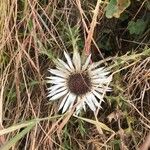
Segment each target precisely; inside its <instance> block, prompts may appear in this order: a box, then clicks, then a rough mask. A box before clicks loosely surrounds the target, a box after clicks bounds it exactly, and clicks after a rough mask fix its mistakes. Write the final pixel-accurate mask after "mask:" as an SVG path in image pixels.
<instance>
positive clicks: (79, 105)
mask: <svg viewBox="0 0 150 150" xmlns="http://www.w3.org/2000/svg"><path fill="white" fill-rule="evenodd" d="M64 56H65V58H66V62H65V61H63V60H61V59H58V60H57V63H56V69H49V72H50V73H51V76H50V77H47V79H48V80H47V83H50V84H51V87H49V88H48V97H49V98H50V101H55V100H57V99H61V103H60V106H59V110H61V109H62V113H64V112H66V111H67V110H71V109H72V107H73V106H74V104H76V112H75V113H76V114H78V113H79V112H80V110H81V109H84V110H86V105H88V106H89V108H90V109H91V110H92V111H93V112H95V111H96V109H97V108H100V107H101V103H102V102H103V101H104V100H103V97H104V94H105V93H106V91H110V88H109V87H108V85H109V83H110V82H111V80H112V77H111V75H109V74H110V72H109V71H108V70H107V69H106V68H104V67H99V64H98V63H91V64H90V60H91V55H89V56H88V58H87V59H86V61H85V62H84V63H83V64H81V62H82V61H81V57H80V54H79V53H78V52H77V51H76V52H74V54H73V58H72V59H71V58H70V56H69V54H68V53H67V52H65V51H64ZM85 71H86V72H87V73H88V75H89V78H90V82H91V87H90V90H88V92H86V93H85V94H82V95H77V94H75V93H72V92H71V91H70V90H69V87H68V84H67V82H68V78H69V76H70V75H72V74H74V73H82V72H85ZM108 75H109V76H108ZM74 82H76V81H74ZM79 86H80V85H79Z"/></svg>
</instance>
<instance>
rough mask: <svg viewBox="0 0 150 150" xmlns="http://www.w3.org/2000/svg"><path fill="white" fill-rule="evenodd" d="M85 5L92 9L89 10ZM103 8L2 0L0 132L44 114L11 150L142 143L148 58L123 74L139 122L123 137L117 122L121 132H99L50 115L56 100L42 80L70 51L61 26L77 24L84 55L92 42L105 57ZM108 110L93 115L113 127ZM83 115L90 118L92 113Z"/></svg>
mask: <svg viewBox="0 0 150 150" xmlns="http://www.w3.org/2000/svg"><path fill="white" fill-rule="evenodd" d="M89 6H90V7H89ZM86 7H88V9H90V10H88V11H87V8H86ZM104 7H105V3H103V4H102V5H101V6H100V3H99V2H98V1H97V3H93V2H90V1H87V2H85V3H83V2H82V1H80V0H76V1H72V0H70V1H67V0H65V1H64V2H62V1H57V0H54V1H49V2H48V4H44V1H41V2H40V1H38V0H33V1H31V0H25V1H20V2H18V1H17V0H12V1H11V2H10V1H5V0H1V1H0V12H3V13H0V18H1V19H0V68H1V69H0V129H1V130H0V131H2V129H7V128H8V127H11V126H13V125H16V124H17V123H22V122H24V121H27V120H28V121H30V120H32V119H37V118H42V119H43V118H45V117H47V116H48V118H46V119H43V120H42V121H39V122H37V123H36V125H35V126H34V127H33V128H32V130H31V131H30V132H28V133H27V134H26V135H25V136H24V137H22V138H21V140H19V142H17V143H14V145H13V147H12V149H14V150H19V149H28V150H41V149H48V150H49V149H50V150H52V149H68V150H69V149H81V150H86V149H93V150H95V149H97V150H99V149H114V145H115V142H120V141H121V146H122V147H123V148H126V146H127V147H128V149H130V148H132V147H134V148H135V147H136V148H138V146H139V145H140V144H141V143H143V142H144V139H145V136H146V134H147V133H148V130H149V126H150V124H149V122H148V121H147V120H149V119H150V117H149V113H150V109H149V108H150V107H149V105H150V104H149V103H150V100H149V97H150V95H149V90H150V87H149V82H150V81H149V80H150V72H149V60H150V58H149V57H148V58H146V59H144V60H142V58H140V59H141V61H140V62H138V63H135V64H134V65H132V68H130V69H129V71H128V73H127V74H126V75H125V77H124V78H125V81H126V85H125V86H126V87H125V93H124V94H125V97H127V98H128V100H129V102H132V104H133V105H130V103H128V107H129V108H128V109H129V111H130V115H131V116H132V117H134V116H135V115H137V116H138V117H139V119H140V121H141V122H139V123H138V124H137V125H136V124H134V125H133V128H134V130H135V133H132V134H130V135H129V136H128V135H126V133H125V132H124V130H123V129H122V127H121V125H120V123H118V124H119V125H118V124H117V125H115V126H117V127H118V126H119V130H118V131H116V132H115V133H110V132H103V134H101V130H102V129H101V128H100V127H99V128H98V127H96V126H95V125H93V124H90V123H87V122H84V121H83V120H80V119H77V118H75V117H71V115H72V114H71V113H70V114H64V115H62V116H58V118H54V119H52V120H51V119H50V117H52V116H57V115H58V114H57V103H48V99H47V98H46V95H47V91H46V87H47V85H46V84H45V81H44V80H45V77H46V76H47V69H48V68H49V67H53V65H54V64H53V58H57V57H61V53H62V52H63V50H68V51H69V52H70V53H72V50H71V48H70V47H71V46H70V45H71V43H68V41H67V40H66V37H65V29H64V26H65V28H67V27H68V26H78V27H80V29H81V31H80V32H81V35H82V40H83V41H85V44H83V49H84V50H85V52H86V54H89V53H90V49H91V44H94V45H95V47H96V48H97V50H98V54H99V55H100V56H101V58H104V56H103V55H102V53H101V49H100V48H99V47H98V45H97V43H96V40H95V38H94V33H95V30H96V28H97V26H98V24H99V25H100V24H101V26H102V23H101V20H102V19H103V18H104ZM139 9H141V8H139ZM136 15H137V14H136ZM96 31H97V30H96ZM114 59H115V58H112V59H111V60H114ZM128 65H130V64H127V66H128ZM127 68H128V67H127ZM119 72H120V71H119ZM114 94H115V93H114ZM105 105H106V104H105ZM133 106H134V107H133ZM108 107H109V106H108ZM117 107H119V106H117ZM110 108H111V107H109V108H107V109H106V111H105V110H102V112H100V114H98V116H97V119H99V120H100V121H103V122H104V124H107V125H108V126H109V127H110V128H111V127H113V124H112V125H111V123H110V122H108V120H107V121H106V118H107V116H108V114H109V113H111V112H113V111H114V109H113V108H111V110H108V109H110ZM119 109H120V108H119ZM137 110H138V111H137ZM139 112H140V114H139ZM72 113H73V112H72ZM83 115H84V116H85V117H87V118H92V119H93V114H91V113H90V112H87V114H83ZM145 118H147V120H146V119H145ZM94 119H95V118H94ZM94 119H93V120H94ZM113 119H114V118H113ZM121 119H122V118H118V119H117V120H116V121H117V122H120V120H121ZM141 126H142V129H141V128H140V127H141ZM21 130H23V129H18V130H16V131H12V132H8V133H7V134H4V135H2V136H0V143H1V144H3V145H5V144H6V143H7V141H9V140H10V139H11V138H13V137H14V136H15V135H17V134H18V133H20V132H21ZM130 138H131V141H133V142H132V143H129V144H128V143H127V142H126V141H129V140H130ZM134 138H135V139H134ZM117 140H118V141H117ZM126 144H127V145H126ZM135 144H137V145H138V146H134V145H135Z"/></svg>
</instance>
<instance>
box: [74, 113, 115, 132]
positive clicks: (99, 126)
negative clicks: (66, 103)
mask: <svg viewBox="0 0 150 150" xmlns="http://www.w3.org/2000/svg"><path fill="white" fill-rule="evenodd" d="M74 117H76V118H79V119H81V120H84V121H86V122H88V123H91V124H94V125H95V126H96V127H97V129H99V128H102V129H103V130H106V131H109V132H113V133H114V131H113V130H112V129H110V128H109V127H108V126H107V125H105V124H104V123H102V122H99V121H98V120H91V119H87V118H83V117H79V116H76V115H74Z"/></svg>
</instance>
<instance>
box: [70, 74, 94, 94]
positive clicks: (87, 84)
mask: <svg viewBox="0 0 150 150" xmlns="http://www.w3.org/2000/svg"><path fill="white" fill-rule="evenodd" d="M68 88H69V90H70V91H71V92H72V93H74V94H76V95H83V94H86V93H87V92H89V91H90V90H91V79H90V78H89V75H88V73H87V72H83V73H74V74H71V75H70V76H69V78H68Z"/></svg>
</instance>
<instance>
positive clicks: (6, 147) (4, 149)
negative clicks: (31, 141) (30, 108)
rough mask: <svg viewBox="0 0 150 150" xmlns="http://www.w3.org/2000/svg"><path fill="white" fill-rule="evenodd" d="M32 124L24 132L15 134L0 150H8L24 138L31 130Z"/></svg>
mask: <svg viewBox="0 0 150 150" xmlns="http://www.w3.org/2000/svg"><path fill="white" fill-rule="evenodd" d="M33 126H34V124H31V125H29V126H28V127H26V128H25V129H24V130H22V131H21V132H20V133H19V134H17V135H16V136H15V137H13V138H12V139H10V140H9V141H8V142H7V143H6V144H5V145H3V146H2V147H1V148H0V150H9V149H10V148H11V147H12V146H14V145H15V144H16V143H17V142H18V141H19V140H20V139H21V138H22V137H24V136H25V134H27V133H28V132H29V131H30V130H31V129H32V128H33Z"/></svg>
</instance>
